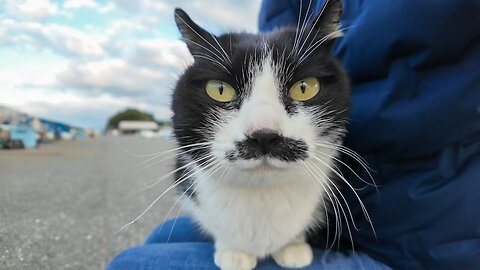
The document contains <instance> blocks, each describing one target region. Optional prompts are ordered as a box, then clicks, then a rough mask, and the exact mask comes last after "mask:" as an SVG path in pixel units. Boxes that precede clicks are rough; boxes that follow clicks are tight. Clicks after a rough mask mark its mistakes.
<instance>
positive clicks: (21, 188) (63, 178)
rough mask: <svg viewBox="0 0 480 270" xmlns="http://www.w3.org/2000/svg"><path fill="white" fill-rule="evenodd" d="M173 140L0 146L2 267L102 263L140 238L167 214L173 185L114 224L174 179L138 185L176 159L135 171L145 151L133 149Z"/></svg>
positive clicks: (156, 148)
mask: <svg viewBox="0 0 480 270" xmlns="http://www.w3.org/2000/svg"><path fill="white" fill-rule="evenodd" d="M173 146H174V144H173V142H164V141H161V140H160V139H155V140H148V139H142V138H138V137H118V138H114V137H103V138H99V139H88V140H83V141H72V142H57V143H54V144H51V145H43V146H41V147H40V148H39V149H35V150H15V151H0V269H2V270H3V269H8V270H10V269H28V270H35V269H104V267H105V266H106V264H107V263H108V261H110V260H111V259H112V257H113V256H115V255H116V254H118V253H119V252H120V251H122V250H124V249H125V248H127V247H132V246H135V245H139V244H141V243H142V242H143V241H144V239H145V237H146V236H147V235H148V233H149V232H150V231H151V230H152V229H153V228H154V227H155V226H156V225H157V224H159V223H160V222H161V221H162V220H164V219H165V218H166V214H167V212H168V210H169V209H170V208H171V207H172V206H173V204H174V202H175V199H176V196H175V193H174V192H173V191H172V192H169V193H167V194H166V195H165V196H163V197H162V199H161V200H160V201H159V202H158V204H156V205H155V206H154V207H153V208H152V209H151V210H150V211H149V212H147V213H146V214H145V215H144V216H143V217H142V218H141V219H139V220H138V222H136V223H134V224H132V225H131V226H129V227H127V228H126V229H124V230H122V231H120V232H118V233H117V232H116V231H117V230H118V229H119V228H120V227H121V226H122V225H124V224H126V223H128V222H129V221H131V220H132V219H134V218H135V217H136V216H138V215H139V214H140V213H141V212H142V211H143V210H144V209H145V208H146V207H147V206H148V205H149V204H150V203H151V202H152V201H153V200H154V199H155V198H156V197H157V196H158V195H159V194H161V193H162V192H163V191H164V190H165V189H166V188H167V187H168V186H169V185H170V184H171V181H172V179H171V178H168V179H167V180H165V181H162V182H160V183H158V184H157V185H155V186H153V187H151V188H149V189H147V190H144V191H142V192H137V191H141V190H142V189H143V188H144V186H145V183H149V182H150V181H152V180H154V179H156V178H158V177H160V176H162V175H165V174H166V173H167V172H169V171H171V170H172V169H173V164H174V162H173V159H169V160H166V161H162V162H158V163H155V162H153V161H150V162H149V163H147V165H151V166H150V167H148V168H146V169H144V170H141V171H140V172H136V171H135V167H136V165H139V164H141V162H142V161H145V160H147V159H148V157H138V156H134V155H132V153H134V154H149V153H155V152H161V151H166V150H168V149H171V148H172V147H173ZM124 148H125V149H124ZM127 151H130V152H132V153H127ZM157 160H159V159H157ZM179 210H180V208H179V207H178V206H177V207H175V208H174V209H173V211H172V212H171V213H170V215H169V216H175V215H177V213H178V211H179Z"/></svg>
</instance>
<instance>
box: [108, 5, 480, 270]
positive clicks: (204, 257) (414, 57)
mask: <svg viewBox="0 0 480 270" xmlns="http://www.w3.org/2000/svg"><path fill="white" fill-rule="evenodd" d="M323 1H324V0H312V1H311V5H310V8H308V2H309V1H308V0H304V1H303V5H302V7H300V3H301V2H302V1H298V0H264V1H263V3H262V7H261V12H260V17H259V26H260V30H261V31H271V30H273V29H275V28H277V27H281V26H286V25H291V26H296V24H297V21H298V16H299V14H300V13H301V14H307V15H306V16H308V14H311V13H313V14H314V15H316V14H318V13H319V12H320V9H321V6H322V4H323ZM300 8H301V9H302V12H299V11H300ZM307 10H308V12H307ZM479 14H480V2H479V1H477V0H442V1H428V0H417V1H414V2H411V1H383V0H371V1H360V0H344V1H343V15H342V27H343V28H344V29H345V30H344V36H343V38H340V39H338V40H337V41H336V44H335V46H334V48H333V52H334V54H335V55H336V56H338V58H339V59H340V60H341V62H342V63H343V65H344V66H345V68H346V70H347V73H348V74H349V76H350V79H351V84H352V101H351V112H350V114H351V120H350V124H349V127H348V132H349V133H348V136H347V142H346V145H347V146H348V147H349V148H351V149H353V150H354V151H356V152H357V153H359V154H360V155H361V156H362V157H363V158H364V159H366V160H367V162H368V164H369V166H370V167H371V168H372V170H373V173H372V174H373V177H374V180H375V181H376V184H377V189H375V188H373V187H370V186H369V187H367V188H363V189H359V190H357V193H358V194H359V196H360V197H361V199H362V201H363V202H364V204H365V206H366V208H367V210H368V213H369V215H370V218H371V221H372V223H373V225H374V229H375V233H373V231H372V229H371V228H370V227H369V226H370V225H369V223H368V220H367V219H366V218H365V217H364V214H363V212H362V209H361V207H359V204H358V201H356V200H357V199H356V198H355V196H354V194H353V192H351V190H350V191H349V190H348V189H344V195H345V197H346V199H347V202H348V204H349V205H350V206H351V209H352V215H353V218H354V220H355V221H356V225H357V228H358V230H355V229H352V230H350V231H351V234H352V239H353V242H354V244H355V248H356V251H355V252H351V251H350V252H349V251H345V252H341V251H325V250H322V249H316V250H315V260H314V262H313V264H312V265H311V266H310V267H307V268H305V269H388V268H389V267H391V268H394V269H479V267H480V199H479V198H478V193H479V192H480V27H479V26H480V16H479ZM303 16H305V15H303ZM312 17H315V16H312ZM354 169H355V170H356V171H357V173H359V174H361V175H360V176H361V177H362V178H365V177H366V178H367V179H368V176H367V172H366V171H365V170H362V168H359V167H357V168H354ZM348 172H349V171H348V170H346V172H345V174H346V177H347V179H348V180H349V181H351V183H352V185H357V186H358V185H360V184H361V182H358V181H360V180H358V179H357V177H356V176H355V175H353V173H351V172H350V174H348ZM356 182H358V183H356ZM173 224H174V221H168V222H166V223H164V224H163V225H162V227H161V228H162V230H160V227H159V228H157V229H156V230H155V231H154V232H153V233H152V235H151V236H150V237H149V238H148V239H147V241H146V243H145V245H143V246H140V247H135V248H132V249H129V250H127V251H124V252H123V253H121V254H120V255H118V256H117V257H116V258H115V259H113V261H112V262H111V263H110V264H109V266H108V267H107V269H108V270H122V269H139V270H142V269H216V267H215V265H214V262H213V244H212V241H211V240H210V239H208V238H207V237H205V236H203V235H202V234H200V233H199V232H198V230H197V228H196V227H195V225H193V224H192V221H191V220H190V219H189V218H187V217H182V218H180V219H179V220H177V221H176V223H175V226H174V228H173V229H172V226H173ZM170 231H172V233H170ZM342 239H343V240H347V241H350V236H349V233H348V230H347V229H346V228H345V229H343V230H342ZM168 240H169V241H168ZM257 269H280V267H278V266H276V265H275V263H274V262H273V261H272V260H266V261H264V262H261V263H260V264H259V265H258V267H257Z"/></svg>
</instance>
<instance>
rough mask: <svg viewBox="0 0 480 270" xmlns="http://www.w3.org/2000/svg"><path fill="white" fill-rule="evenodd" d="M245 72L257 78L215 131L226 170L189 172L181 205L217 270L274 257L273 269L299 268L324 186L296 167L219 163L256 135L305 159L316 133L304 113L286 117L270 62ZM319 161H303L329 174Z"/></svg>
mask: <svg viewBox="0 0 480 270" xmlns="http://www.w3.org/2000/svg"><path fill="white" fill-rule="evenodd" d="M252 68H253V69H254V70H256V72H252V74H253V77H252V78H251V94H250V95H249V96H248V97H247V99H246V100H245V101H244V103H243V105H242V108H241V109H240V110H239V111H238V112H231V113H229V115H228V120H226V121H223V123H222V124H221V125H217V127H216V129H217V130H216V132H215V139H214V141H213V144H212V154H213V155H214V156H215V158H216V160H217V162H219V163H220V164H223V165H224V166H227V169H226V171H225V172H224V173H222V170H219V171H218V172H216V173H213V174H209V173H208V172H204V169H202V168H200V167H198V166H194V167H193V168H192V169H193V170H194V172H195V175H196V179H197V180H198V181H197V182H196V183H197V184H196V191H195V194H196V200H197V202H194V201H191V200H190V199H186V200H185V204H186V206H187V207H188V208H189V209H190V211H191V213H192V214H193V216H194V218H195V219H196V220H197V221H198V223H199V224H200V225H201V227H202V228H203V229H204V230H206V231H207V232H208V233H209V234H211V235H212V236H213V237H214V239H215V247H216V254H215V262H216V264H217V265H218V266H219V267H221V268H222V269H224V270H225V269H232V270H233V269H235V270H240V269H252V268H254V267H255V265H256V258H264V257H266V256H270V255H273V254H275V255H274V258H275V260H276V261H277V263H279V264H280V265H283V266H288V267H301V266H305V265H308V264H309V263H310V262H311V260H312V255H311V249H310V247H309V246H308V244H306V243H305V242H304V241H302V240H301V239H303V237H304V234H305V231H306V230H307V229H308V228H311V227H312V226H315V225H318V224H319V223H321V222H322V221H323V218H324V212H323V211H324V209H323V208H322V207H323V204H322V200H323V199H324V198H325V197H326V193H325V190H326V188H325V187H326V186H327V185H329V183H328V182H327V181H326V179H324V178H322V177H319V176H317V177H316V178H317V179H313V178H312V176H311V175H309V172H308V171H307V170H306V169H305V167H304V164H302V162H296V163H293V164H292V163H287V162H283V161H280V160H275V159H271V158H269V159H267V160H264V161H262V160H237V161H235V162H233V163H231V162H229V161H226V160H225V155H226V153H227V152H228V151H231V150H232V149H234V147H235V145H234V142H235V141H240V140H243V139H245V136H246V135H248V134H251V133H253V132H255V131H257V130H262V129H271V130H274V131H276V132H278V133H280V134H282V135H283V136H286V137H290V138H295V139H301V140H303V141H305V142H306V143H307V145H308V148H309V155H312V154H313V153H314V152H315V150H316V144H315V142H316V140H318V138H317V135H316V134H319V133H318V128H317V127H316V125H314V124H313V120H312V116H311V115H309V114H308V111H307V110H305V111H300V112H299V113H298V114H296V115H294V116H290V115H288V114H287V112H286V111H285V109H284V106H283V104H282V102H281V100H280V97H279V94H278V93H279V86H278V80H277V79H276V77H277V76H276V67H275V66H273V65H272V61H271V59H270V57H266V58H265V60H264V61H263V63H262V65H261V66H257V67H252ZM329 154H331V155H334V153H333V151H332V152H331V153H329ZM321 158H322V159H323V162H325V163H326V164H327V165H325V164H324V163H322V162H318V160H315V159H313V158H309V162H313V163H315V164H316V166H318V167H319V168H320V169H322V170H323V171H324V172H326V171H329V170H328V166H331V164H332V161H331V160H330V159H329V158H325V157H324V156H322V157H321ZM316 181H317V182H316ZM299 239H300V240H299ZM252 258H253V259H252Z"/></svg>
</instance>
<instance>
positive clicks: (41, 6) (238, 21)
mask: <svg viewBox="0 0 480 270" xmlns="http://www.w3.org/2000/svg"><path fill="white" fill-rule="evenodd" d="M0 1H1V0H0ZM5 1H6V2H5V3H6V5H5V8H4V9H3V10H4V11H6V12H5V14H2V15H3V16H2V17H1V18H0V56H1V55H2V53H3V58H2V60H4V61H3V63H2V62H0V84H1V85H2V88H0V100H1V101H0V102H1V103H5V104H7V105H11V106H14V107H15V108H17V109H19V110H21V111H26V112H29V113H32V114H35V115H39V116H43V117H47V118H52V119H55V120H62V121H65V122H68V123H72V124H75V125H82V126H89V123H91V124H92V125H93V126H94V127H96V128H99V127H103V126H104V124H105V121H106V119H107V118H108V117H109V116H111V115H112V114H113V113H115V112H116V111H120V110H123V109H125V108H126V107H135V108H139V109H141V110H146V111H148V112H151V113H154V114H155V116H156V117H157V118H159V119H168V118H169V117H170V116H171V111H170V108H169V105H168V104H169V103H170V97H171V92H172V89H173V84H175V82H176V76H177V74H178V73H179V72H181V71H182V70H183V69H184V68H185V67H186V66H187V65H188V64H189V63H191V61H192V59H191V56H190V54H189V52H188V50H187V49H186V46H185V45H184V44H183V42H181V41H179V40H178V39H177V38H179V33H178V31H177V29H176V27H175V25H174V21H173V9H174V8H175V7H181V8H184V9H185V10H186V11H187V12H188V13H189V14H190V16H191V17H192V19H193V20H194V21H195V22H197V23H199V24H200V25H202V26H203V27H205V28H206V29H207V30H209V31H212V32H213V33H217V34H218V33H222V32H224V31H230V30H242V31H243V30H247V31H252V32H254V31H255V30H256V27H257V26H256V24H257V19H256V18H257V14H258V9H259V1H256V0H246V1H241V2H240V1H236V2H234V1H215V0H202V1H200V0H178V1H174V2H167V1H157V0H114V1H111V2H107V3H100V2H97V1H93V0H65V1H64V2H63V4H54V3H53V1H48V0H27V1H23V2H21V3H20V4H19V3H18V0H5ZM55 3H57V2H55ZM80 9H81V11H80ZM85 12H91V14H92V17H91V18H88V19H85V18H84V16H85ZM79 14H82V15H79ZM87 14H88V13H87ZM99 14H100V15H99ZM95 16H96V17H95ZM90 19H91V20H90ZM9 50H12V51H15V52H17V54H14V55H13V54H12V55H11V54H9V52H10V51H9ZM5 52H7V56H10V55H11V57H7V58H8V61H7V60H6V59H5ZM22 54H24V55H25V56H22ZM36 55H47V56H45V57H36ZM51 55H54V57H51ZM49 57H50V58H49ZM7 62H11V63H12V64H11V65H7V64H6V63H7ZM20 62H21V63H20Z"/></svg>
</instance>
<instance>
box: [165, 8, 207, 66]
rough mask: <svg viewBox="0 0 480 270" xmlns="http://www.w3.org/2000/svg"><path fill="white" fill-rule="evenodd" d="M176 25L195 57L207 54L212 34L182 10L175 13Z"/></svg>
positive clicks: (178, 9) (179, 9) (177, 9)
mask: <svg viewBox="0 0 480 270" xmlns="http://www.w3.org/2000/svg"><path fill="white" fill-rule="evenodd" d="M174 16H175V23H176V24H177V27H178V30H180V33H181V34H182V38H183V40H184V41H185V43H186V44H187V47H188V50H190V53H191V54H192V55H193V56H194V57H195V55H198V54H202V53H205V51H206V50H205V49H206V48H208V47H209V43H211V40H212V34H210V33H209V32H207V31H206V30H204V29H203V28H202V27H200V26H199V25H197V24H196V23H195V22H193V21H192V19H190V17H189V16H188V14H187V13H186V12H185V11H183V9H181V8H176V9H175V12H174Z"/></svg>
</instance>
